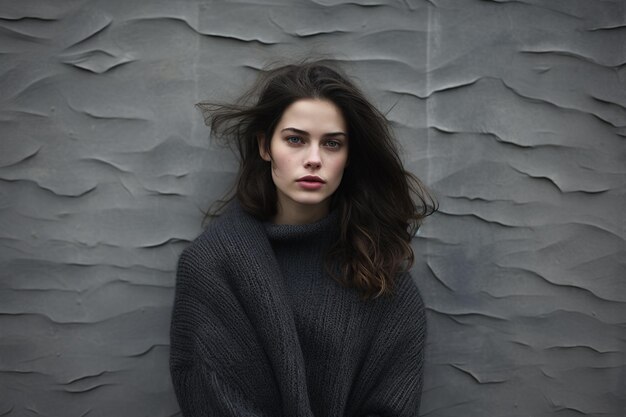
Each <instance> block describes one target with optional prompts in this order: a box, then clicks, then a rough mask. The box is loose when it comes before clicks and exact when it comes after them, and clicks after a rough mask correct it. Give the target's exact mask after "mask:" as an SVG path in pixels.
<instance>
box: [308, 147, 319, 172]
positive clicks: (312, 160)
mask: <svg viewBox="0 0 626 417" xmlns="http://www.w3.org/2000/svg"><path fill="white" fill-rule="evenodd" d="M304 166H305V168H319V167H321V166H322V160H321V158H320V153H319V150H318V149H317V148H315V147H311V149H310V151H309V152H308V154H307V156H306V160H305V163H304Z"/></svg>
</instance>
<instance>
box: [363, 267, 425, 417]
mask: <svg viewBox="0 0 626 417" xmlns="http://www.w3.org/2000/svg"><path fill="white" fill-rule="evenodd" d="M404 279H405V280H408V281H411V277H410V276H409V275H408V274H406V276H405V277H404ZM410 284H411V285H404V286H402V287H401V288H398V291H397V293H396V295H395V297H397V298H398V300H397V303H394V307H393V308H392V309H391V311H388V312H386V313H385V317H384V319H383V320H381V322H380V323H379V326H378V332H377V334H376V337H375V338H374V341H373V343H372V347H371V349H370V352H369V354H368V356H367V359H366V362H365V364H364V366H363V368H362V371H361V373H360V379H361V381H359V383H360V385H361V386H362V387H363V388H364V389H363V390H362V391H361V392H364V393H365V396H364V398H363V399H362V400H360V401H359V404H361V406H360V407H359V410H358V411H357V413H356V415H358V416H363V417H365V416H367V417H377V416H385V417H416V416H418V415H419V406H420V398H421V392H422V381H423V364H424V346H425V339H426V314H425V308H424V304H423V301H422V299H421V296H420V294H419V292H418V291H417V288H416V287H415V286H414V284H413V283H412V281H411V282H410Z"/></svg>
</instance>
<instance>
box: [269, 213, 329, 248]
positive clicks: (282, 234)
mask: <svg viewBox="0 0 626 417" xmlns="http://www.w3.org/2000/svg"><path fill="white" fill-rule="evenodd" d="M263 226H265V231H266V232H267V237H268V238H269V240H270V241H271V242H276V243H277V242H293V243H295V242H298V241H302V240H311V239H316V238H321V237H324V236H328V235H329V234H334V233H332V232H333V231H338V229H339V212H338V210H332V211H331V212H330V213H329V214H328V215H327V216H326V217H323V218H321V219H320V220H318V221H316V222H313V223H307V224H274V223H269V222H265V223H263Z"/></svg>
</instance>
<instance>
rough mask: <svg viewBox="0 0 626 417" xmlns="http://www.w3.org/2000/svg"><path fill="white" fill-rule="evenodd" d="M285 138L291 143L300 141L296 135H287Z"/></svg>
mask: <svg viewBox="0 0 626 417" xmlns="http://www.w3.org/2000/svg"><path fill="white" fill-rule="evenodd" d="M285 140H286V141H287V142H289V143H293V144H298V143H302V139H300V138H299V137H298V136H289V137H287V138H286V139H285Z"/></svg>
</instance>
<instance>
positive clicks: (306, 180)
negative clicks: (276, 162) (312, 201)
mask: <svg viewBox="0 0 626 417" xmlns="http://www.w3.org/2000/svg"><path fill="white" fill-rule="evenodd" d="M297 183H298V185H299V186H300V187H302V188H304V189H305V190H318V189H320V188H322V186H323V185H324V180H323V179H321V178H320V177H315V176H312V175H307V176H306V177H302V178H299V179H298V180H297Z"/></svg>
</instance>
